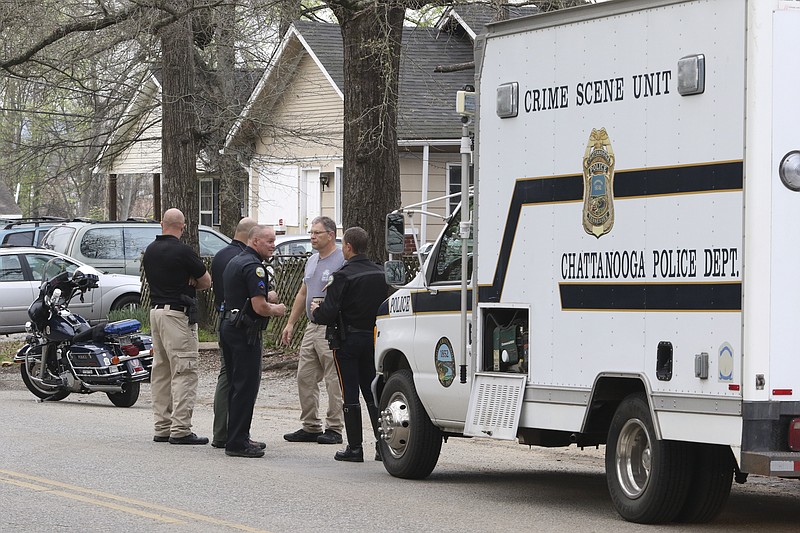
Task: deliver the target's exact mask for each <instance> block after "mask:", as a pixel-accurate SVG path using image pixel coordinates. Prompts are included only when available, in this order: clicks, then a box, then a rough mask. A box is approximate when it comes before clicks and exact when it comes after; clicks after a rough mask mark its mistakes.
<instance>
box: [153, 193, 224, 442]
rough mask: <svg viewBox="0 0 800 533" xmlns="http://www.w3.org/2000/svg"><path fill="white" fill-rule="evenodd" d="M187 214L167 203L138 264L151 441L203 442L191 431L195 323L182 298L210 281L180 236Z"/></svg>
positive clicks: (193, 392)
mask: <svg viewBox="0 0 800 533" xmlns="http://www.w3.org/2000/svg"><path fill="white" fill-rule="evenodd" d="M184 227H186V220H185V218H184V216H183V213H181V212H180V211H179V210H178V209H175V208H172V209H168V210H167V211H166V212H165V213H164V217H163V218H162V220H161V229H162V232H163V234H162V235H159V236H157V237H156V240H155V241H153V242H152V243H150V245H149V246H148V247H147V249H146V250H145V251H144V257H143V258H142V264H143V266H144V274H145V277H146V278H147V283H148V285H149V286H150V304H151V306H152V308H151V310H150V328H151V330H152V331H151V332H152V335H153V352H154V353H153V367H152V369H151V371H150V390H151V392H152V396H153V418H154V420H155V435H154V436H153V440H154V441H155V442H169V443H170V444H206V443H208V438H206V437H198V436H197V435H195V434H194V433H192V412H193V411H194V403H195V397H196V394H197V358H198V355H199V354H198V349H199V341H198V338H197V324H196V323H190V321H189V316H188V314H189V306H188V302H186V298H183V297H184V296H186V297H189V298H194V297H195V294H196V292H195V291H196V290H198V289H199V290H202V289H207V288H209V287H210V286H211V276H210V275H209V273H208V272H207V271H206V268H205V266H204V265H203V261H202V260H201V259H200V257H198V255H197V253H196V252H195V251H194V250H193V249H192V248H191V247H190V246H188V245H186V244H184V243H182V242H181V241H180V240H178V239H179V238H180V236H181V234H182V233H183V229H184Z"/></svg>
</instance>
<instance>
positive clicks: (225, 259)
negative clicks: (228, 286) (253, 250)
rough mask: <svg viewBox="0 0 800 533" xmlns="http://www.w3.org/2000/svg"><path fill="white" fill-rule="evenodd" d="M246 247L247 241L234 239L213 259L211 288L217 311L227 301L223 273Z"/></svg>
mask: <svg viewBox="0 0 800 533" xmlns="http://www.w3.org/2000/svg"><path fill="white" fill-rule="evenodd" d="M245 248H247V245H246V244H245V243H243V242H242V241H237V240H236V239H233V240H232V241H231V243H230V244H229V245H228V246H226V247H225V248H223V249H222V250H220V251H219V252H217V253H216V255H214V259H213V260H212V261H211V289H212V290H213V291H214V307H216V308H217V311H220V310H221V309H222V302H224V301H225V291H224V290H223V289H224V287H223V281H222V273H223V272H225V267H226V266H228V263H229V262H230V260H231V259H233V258H234V257H236V256H237V255H239V254H240V253H242V251H243V250H244V249H245Z"/></svg>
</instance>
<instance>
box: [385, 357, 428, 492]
mask: <svg viewBox="0 0 800 533" xmlns="http://www.w3.org/2000/svg"><path fill="white" fill-rule="evenodd" d="M380 413H381V418H380V426H381V429H380V431H381V434H382V435H383V439H381V441H380V443H379V445H380V449H381V457H382V459H383V466H384V467H385V468H386V471H387V472H389V473H390V474H391V475H393V476H395V477H399V478H404V479H423V478H426V477H428V475H429V474H430V473H431V472H432V471H433V469H434V467H435V466H436V461H438V460H439V452H440V451H441V449H442V433H441V431H439V429H438V428H437V427H436V426H434V425H433V423H432V422H431V419H430V418H429V417H428V413H426V412H425V408H424V407H423V406H422V402H420V400H419V397H418V396H417V389H416V387H414V378H413V377H412V375H411V372H410V371H408V370H400V371H398V372H395V373H393V374H392V375H391V376H389V380H388V381H387V382H386V387H384V389H383V393H382V394H381V401H380Z"/></svg>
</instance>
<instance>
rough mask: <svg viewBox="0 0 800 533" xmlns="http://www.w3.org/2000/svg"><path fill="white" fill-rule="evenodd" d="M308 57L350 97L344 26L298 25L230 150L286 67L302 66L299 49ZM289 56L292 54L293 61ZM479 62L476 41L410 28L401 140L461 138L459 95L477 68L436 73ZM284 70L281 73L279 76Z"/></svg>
mask: <svg viewBox="0 0 800 533" xmlns="http://www.w3.org/2000/svg"><path fill="white" fill-rule="evenodd" d="M297 43H299V45H300V46H302V51H301V53H306V54H308V55H309V56H310V57H311V58H312V59H313V60H314V62H315V63H316V64H317V65H318V67H319V68H320V70H321V71H322V72H323V74H324V75H325V77H326V78H327V79H328V80H329V81H330V83H331V85H332V86H333V88H334V89H335V90H336V92H337V93H338V94H339V96H340V97H341V98H344V96H343V95H344V71H343V64H342V61H343V46H342V34H341V31H340V29H339V25H338V24H327V23H319V22H310V21H295V22H294V23H293V24H292V26H291V27H290V29H289V31H288V32H287V33H286V35H285V36H284V40H283V41H282V42H281V45H280V46H279V48H278V52H277V54H276V57H275V59H274V60H273V63H272V65H271V66H270V68H268V69H267V71H266V72H265V73H264V77H263V78H262V79H261V81H259V83H258V86H257V87H256V89H255V91H253V94H252V96H251V97H250V101H249V102H248V103H247V106H246V107H245V110H244V112H243V113H242V116H241V117H240V118H239V120H238V121H237V123H236V124H235V125H234V127H233V128H232V129H231V132H230V133H229V135H228V140H227V141H226V146H228V145H230V144H233V141H234V139H235V138H236V137H238V136H239V135H240V134H241V130H242V128H243V127H244V124H245V123H246V122H247V121H248V120H250V119H251V118H252V117H250V115H251V114H254V113H259V112H261V110H262V109H264V108H265V107H266V106H262V105H257V102H258V101H259V100H264V99H267V98H269V96H268V95H266V94H264V92H265V90H266V88H267V87H269V86H271V85H273V84H278V83H279V82H280V81H281V80H283V81H285V77H286V76H287V75H290V74H287V73H286V71H285V70H283V69H282V68H281V66H282V64H284V63H292V62H294V64H296V62H297V59H296V57H294V56H295V55H296V53H297V52H296V51H295V48H296V45H297ZM289 56H292V57H291V58H290V57H289ZM473 58H474V54H473V50H472V42H471V41H470V40H469V39H468V38H465V37H463V36H455V35H452V34H449V33H443V32H440V31H438V30H436V29H432V28H420V27H404V28H403V41H402V55H401V58H400V98H399V102H398V126H397V136H398V139H400V140H420V139H459V138H460V137H461V121H460V118H459V116H458V114H456V112H455V93H456V91H458V90H460V89H461V88H462V86H463V85H465V84H474V76H475V75H474V70H466V71H458V72H451V73H436V72H434V68H435V67H436V66H439V65H451V64H456V63H465V62H469V61H472V60H473ZM279 72H280V74H279Z"/></svg>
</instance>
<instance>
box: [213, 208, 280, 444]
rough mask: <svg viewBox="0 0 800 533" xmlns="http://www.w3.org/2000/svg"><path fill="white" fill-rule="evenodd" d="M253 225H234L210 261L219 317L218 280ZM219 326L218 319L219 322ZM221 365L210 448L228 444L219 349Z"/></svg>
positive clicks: (225, 380)
mask: <svg viewBox="0 0 800 533" xmlns="http://www.w3.org/2000/svg"><path fill="white" fill-rule="evenodd" d="M256 224H257V222H256V221H255V220H254V219H252V218H250V217H245V218H243V219H241V220H240V221H239V224H237V225H236V231H235V232H234V234H233V240H232V241H231V242H230V244H228V246H226V247H225V248H223V249H222V250H220V251H219V252H217V253H216V254H214V259H213V260H212V261H211V289H212V290H213V291H214V308H215V309H216V310H217V312H218V313H219V316H220V318H222V312H223V311H224V309H223V302H224V301H225V290H224V289H225V287H224V282H223V281H222V274H223V272H225V267H226V266H228V263H229V262H230V260H231V259H233V258H234V257H236V256H237V255H239V254H240V253H242V252H243V251H244V250H245V248H247V236H248V234H249V233H250V230H251V229H252V228H253V226H255V225H256ZM219 325H220V326H222V320H220V324H219ZM220 358H221V363H220V365H219V374H218V375H217V388H216V390H215V391H214V423H213V425H212V431H213V434H214V437H213V439H212V440H211V446H213V447H214V448H224V447H225V443H226V442H227V441H228V392H229V390H230V384H229V383H228V372H227V371H226V369H225V356H224V355H222V351H221V350H220ZM258 445H259V446H261V447H262V448H266V446H267V445H266V444H264V443H263V442H259V443H258Z"/></svg>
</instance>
